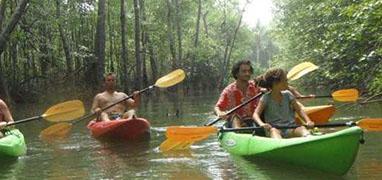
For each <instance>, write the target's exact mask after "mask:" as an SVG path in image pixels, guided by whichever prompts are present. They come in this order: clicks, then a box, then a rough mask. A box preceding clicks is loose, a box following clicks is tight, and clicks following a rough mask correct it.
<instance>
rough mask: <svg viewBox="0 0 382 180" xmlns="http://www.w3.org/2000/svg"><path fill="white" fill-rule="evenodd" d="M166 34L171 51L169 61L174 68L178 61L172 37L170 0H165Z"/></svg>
mask: <svg viewBox="0 0 382 180" xmlns="http://www.w3.org/2000/svg"><path fill="white" fill-rule="evenodd" d="M166 2H167V8H168V11H167V35H168V41H169V47H170V53H171V62H172V69H176V68H177V67H178V62H177V59H176V52H175V42H174V37H173V33H172V32H173V31H172V29H173V25H172V5H171V2H170V0H167V1H166Z"/></svg>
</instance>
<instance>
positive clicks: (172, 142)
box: [160, 118, 382, 151]
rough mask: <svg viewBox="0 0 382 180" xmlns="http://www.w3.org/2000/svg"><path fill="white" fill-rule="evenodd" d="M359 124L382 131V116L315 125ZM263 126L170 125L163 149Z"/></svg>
mask: <svg viewBox="0 0 382 180" xmlns="http://www.w3.org/2000/svg"><path fill="white" fill-rule="evenodd" d="M343 126H359V127H360V128H362V129H363V130H366V131H382V118H365V119H361V120H359V121H357V122H353V121H349V122H333V123H328V124H320V125H315V127H321V128H328V127H343ZM297 127H299V126H279V127H276V128H279V129H291V128H297ZM262 129H263V128H262V127H242V128H218V127H213V126H209V127H203V128H200V127H192V126H170V127H168V128H167V131H166V136H167V138H168V139H167V140H166V141H165V142H163V143H162V144H163V145H162V144H161V147H160V148H161V151H169V150H183V149H187V148H188V147H189V146H190V145H191V144H192V143H194V142H196V141H200V140H203V139H206V138H207V137H208V136H209V135H210V134H211V133H216V132H217V131H220V132H236V131H246V130H247V131H255V130H262Z"/></svg>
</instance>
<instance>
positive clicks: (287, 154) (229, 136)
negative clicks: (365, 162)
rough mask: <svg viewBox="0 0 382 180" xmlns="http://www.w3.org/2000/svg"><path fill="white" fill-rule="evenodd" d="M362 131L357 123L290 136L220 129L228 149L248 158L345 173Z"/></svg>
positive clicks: (353, 156)
mask: <svg viewBox="0 0 382 180" xmlns="http://www.w3.org/2000/svg"><path fill="white" fill-rule="evenodd" d="M362 133H363V131H362V130H361V128H359V127H356V126H355V127H350V128H346V129H343V130H340V131H337V132H333V133H328V134H324V135H315V136H310V137H298V138H289V139H272V138H268V137H261V136H256V135H255V136H253V135H252V134H239V133H235V132H221V133H219V142H220V144H221V146H222V147H223V148H224V149H225V150H226V151H228V152H229V153H231V154H234V155H239V156H243V157H245V158H247V159H255V158H261V159H267V160H272V161H281V162H285V163H290V164H294V165H299V166H304V167H307V168H311V169H316V170H321V171H325V172H329V173H333V174H338V175H343V174H345V173H346V172H347V171H348V170H349V169H350V167H351V166H352V164H353V162H354V160H355V157H356V156H357V153H358V148H359V144H360V140H361V138H362Z"/></svg>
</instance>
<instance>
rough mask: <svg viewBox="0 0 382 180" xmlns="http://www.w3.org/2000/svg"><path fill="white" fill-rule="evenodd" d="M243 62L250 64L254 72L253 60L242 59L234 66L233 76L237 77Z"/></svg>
mask: <svg viewBox="0 0 382 180" xmlns="http://www.w3.org/2000/svg"><path fill="white" fill-rule="evenodd" d="M242 64H245V65H248V66H249V67H250V71H251V73H252V74H253V67H252V64H251V61H249V60H241V61H238V62H236V63H235V64H234V65H233V66H232V70H231V74H232V76H233V78H235V79H237V74H238V73H239V71H240V66H241V65H242Z"/></svg>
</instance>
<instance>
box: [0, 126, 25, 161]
mask: <svg viewBox="0 0 382 180" xmlns="http://www.w3.org/2000/svg"><path fill="white" fill-rule="evenodd" d="M26 151H27V147H26V145H25V141H24V136H23V134H22V133H21V132H20V131H19V130H18V129H12V130H8V131H6V132H5V137H3V138H0V157H18V156H21V155H24V154H25V153H26Z"/></svg>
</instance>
